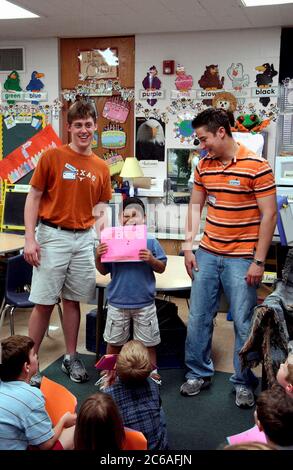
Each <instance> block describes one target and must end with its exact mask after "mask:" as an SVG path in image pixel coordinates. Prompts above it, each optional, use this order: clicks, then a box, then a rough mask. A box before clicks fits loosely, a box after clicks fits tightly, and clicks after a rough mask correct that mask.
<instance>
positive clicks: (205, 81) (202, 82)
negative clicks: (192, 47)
mask: <svg viewBox="0 0 293 470" xmlns="http://www.w3.org/2000/svg"><path fill="white" fill-rule="evenodd" d="M224 81H225V78H224V77H222V78H221V79H220V75H219V69H218V65H215V64H211V65H206V69H205V71H204V74H203V75H202V76H201V77H200V79H199V80H198V84H199V86H200V87H201V88H203V89H204V90H221V89H222V88H223V86H224ZM202 102H203V104H205V105H206V106H212V100H203V101H202Z"/></svg>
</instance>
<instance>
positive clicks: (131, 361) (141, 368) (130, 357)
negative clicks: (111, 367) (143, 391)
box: [116, 340, 152, 382]
mask: <svg viewBox="0 0 293 470" xmlns="http://www.w3.org/2000/svg"><path fill="white" fill-rule="evenodd" d="M116 371H117V375H118V377H119V378H120V380H122V382H142V381H144V380H146V379H147V377H148V376H149V374H150V372H151V371H152V364H151V361H150V356H149V352H148V350H147V348H146V347H145V346H144V345H143V344H142V343H141V342H140V341H137V340H132V341H129V342H128V343H126V344H124V346H123V347H122V349H121V351H120V354H119V356H118V359H117V363H116Z"/></svg>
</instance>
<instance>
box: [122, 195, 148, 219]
mask: <svg viewBox="0 0 293 470" xmlns="http://www.w3.org/2000/svg"><path fill="white" fill-rule="evenodd" d="M121 206H122V207H121V210H120V218H121V223H122V225H143V224H144V223H145V206H144V203H143V202H142V201H141V200H140V199H139V198H138V197H128V198H127V199H124V201H123V202H122V205H121Z"/></svg>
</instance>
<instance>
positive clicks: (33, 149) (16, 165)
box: [0, 124, 62, 183]
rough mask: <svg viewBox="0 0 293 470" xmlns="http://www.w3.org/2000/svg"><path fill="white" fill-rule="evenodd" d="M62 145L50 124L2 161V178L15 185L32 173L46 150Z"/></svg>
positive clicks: (0, 164)
mask: <svg viewBox="0 0 293 470" xmlns="http://www.w3.org/2000/svg"><path fill="white" fill-rule="evenodd" d="M60 145H62V142H61V140H60V139H59V137H58V135H57V134H56V132H55V131H54V129H53V128H52V126H51V125H50V124H49V125H48V126H46V127H45V128H44V129H42V130H41V131H39V132H38V133H37V134H35V135H34V136H33V137H31V138H30V139H29V140H27V141H26V142H25V143H24V144H23V145H20V146H19V147H17V148H16V149H15V150H13V152H11V153H10V154H9V155H7V157H5V158H4V159H3V160H1V161H0V177H1V178H2V179H7V180H8V181H9V182H10V183H15V182H16V181H18V180H19V179H21V178H22V177H23V176H25V175H26V174H27V173H29V172H30V171H32V170H33V169H34V168H35V167H36V166H37V163H38V161H39V159H40V157H41V156H42V154H43V152H44V151H45V150H48V149H49V148H54V147H59V146H60Z"/></svg>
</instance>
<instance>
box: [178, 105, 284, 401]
mask: <svg viewBox="0 0 293 470" xmlns="http://www.w3.org/2000/svg"><path fill="white" fill-rule="evenodd" d="M192 126H193V128H194V129H196V133H197V137H198V139H199V140H200V143H201V149H202V150H207V151H208V155H207V156H205V157H204V158H202V159H201V160H200V162H199V163H198V165H197V167H196V169H195V173H194V186H193V190H192V195H191V200H190V204H189V211H188V219H187V224H186V241H185V244H184V246H183V249H184V255H185V266H186V269H187V272H188V274H189V275H190V277H191V278H192V279H193V283H192V290H191V307H190V314H189V319H188V329H187V339H186V346H185V362H186V366H187V368H188V372H187V374H186V379H187V381H186V382H185V383H184V384H183V385H182V386H181V389H180V391H181V393H182V395H184V396H194V395H197V394H198V393H199V392H200V391H201V389H203V388H207V387H208V386H209V385H210V383H211V377H212V375H213V373H214V368H213V362H212V359H211V343H212V334H213V319H214V317H215V315H216V314H217V311H218V308H219V300H220V296H221V290H222V288H223V290H224V293H225V295H226V297H227V300H228V302H229V304H230V312H231V314H232V317H233V321H234V331H235V348H234V369H235V372H234V374H233V375H232V377H231V379H230V380H231V382H232V383H233V386H234V389H235V392H236V405H237V406H239V407H251V406H253V405H254V395H253V389H254V388H255V386H256V385H257V382H258V381H257V379H256V377H255V376H254V375H253V373H252V372H251V370H250V369H245V370H243V371H242V370H241V366H240V361H239V355H238V353H239V351H240V349H241V347H242V346H243V344H244V342H245V340H246V338H247V335H248V330H249V327H250V322H251V317H252V314H253V308H254V306H255V305H256V301H257V294H256V289H257V286H258V284H259V283H260V282H261V279H262V276H263V272H264V262H265V258H266V254H267V251H268V248H269V246H270V244H271V241H272V237H273V233H274V228H275V225H276V219H277V209H276V190H275V183H274V177H273V174H272V170H271V168H270V166H269V164H268V162H267V161H266V160H265V159H263V158H262V157H258V156H257V155H256V154H255V153H253V152H252V151H250V150H249V149H247V148H246V147H244V146H243V145H242V144H238V143H237V142H236V141H235V140H234V139H233V137H232V133H231V128H230V124H229V117H228V115H227V113H226V112H225V111H223V110H219V109H213V108H209V109H206V110H205V111H203V112H202V113H200V114H199V115H198V116H197V117H196V118H195V119H194V120H193V122H192ZM205 202H207V206H208V212H207V218H206V225H205V230H204V235H203V238H202V240H201V243H200V247H199V249H198V251H197V252H196V254H195V255H194V254H193V252H192V245H193V240H194V237H195V234H196V233H197V230H198V224H199V221H200V213H201V210H202V208H203V206H204V204H205Z"/></svg>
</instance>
